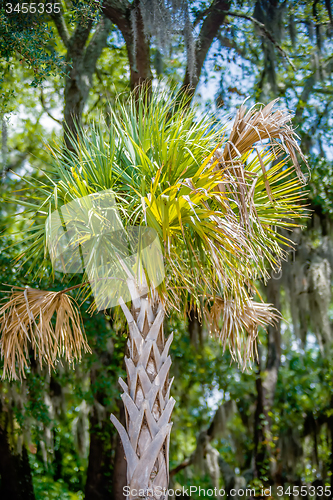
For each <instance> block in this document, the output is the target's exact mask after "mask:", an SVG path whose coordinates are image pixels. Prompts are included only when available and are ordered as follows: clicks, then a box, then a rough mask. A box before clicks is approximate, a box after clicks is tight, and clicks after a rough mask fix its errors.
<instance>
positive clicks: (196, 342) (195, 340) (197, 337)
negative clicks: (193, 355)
mask: <svg viewBox="0 0 333 500" xmlns="http://www.w3.org/2000/svg"><path fill="white" fill-rule="evenodd" d="M188 316H189V318H188V332H189V335H190V343H191V344H192V345H193V346H194V347H195V348H196V349H198V348H199V347H200V348H202V347H203V328H202V323H200V321H199V319H198V316H197V314H196V312H195V311H194V309H193V308H192V309H191V310H190V312H189V315H188Z"/></svg>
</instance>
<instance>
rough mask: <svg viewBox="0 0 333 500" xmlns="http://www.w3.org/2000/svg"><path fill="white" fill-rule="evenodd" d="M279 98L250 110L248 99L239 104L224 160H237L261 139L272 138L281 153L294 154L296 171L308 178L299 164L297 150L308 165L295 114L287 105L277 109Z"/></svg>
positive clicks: (271, 141)
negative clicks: (291, 112) (293, 120)
mask: <svg viewBox="0 0 333 500" xmlns="http://www.w3.org/2000/svg"><path fill="white" fill-rule="evenodd" d="M277 101H278V99H275V100H273V101H271V102H270V103H269V104H267V106H264V107H260V108H257V107H256V106H253V107H252V108H250V109H249V110H248V109H247V108H246V106H245V103H243V104H242V106H241V107H240V108H239V110H238V112H237V115H236V119H235V122H234V125H233V128H232V131H231V134H230V137H229V140H228V141H227V143H226V144H225V147H224V151H223V156H222V159H223V161H225V162H226V161H227V162H228V161H231V162H232V161H233V160H234V159H235V158H239V157H241V156H243V155H244V154H246V153H248V152H249V151H251V150H252V149H253V146H254V145H255V144H256V143H258V142H260V143H261V144H262V145H263V146H265V141H267V140H269V143H270V144H269V146H270V147H271V148H272V149H273V151H275V153H276V155H277V156H278V155H279V153H283V152H285V153H286V154H287V156H290V158H291V160H292V162H293V165H294V168H295V170H296V173H297V175H298V177H299V178H300V180H302V182H305V177H304V174H303V172H302V170H301V167H300V165H299V162H298V159H297V154H299V156H300V157H301V158H302V160H303V161H304V163H305V164H306V165H307V160H306V157H305V156H304V154H303V153H302V151H301V148H300V147H299V144H298V142H297V139H299V138H298V136H297V134H296V132H295V130H294V129H293V127H292V123H291V118H292V115H291V114H290V112H289V111H287V110H283V109H276V110H275V111H274V110H273V107H274V104H275V103H276V102H277Z"/></svg>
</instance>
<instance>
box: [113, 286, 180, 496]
mask: <svg viewBox="0 0 333 500" xmlns="http://www.w3.org/2000/svg"><path fill="white" fill-rule="evenodd" d="M129 288H130V291H131V296H132V307H131V311H130V310H129V309H128V308H127V306H126V304H125V303H124V302H121V304H120V305H121V307H122V310H123V312H124V314H125V316H126V319H127V322H128V325H129V339H128V348H129V357H126V358H125V362H126V370H127V384H126V383H125V382H124V381H123V380H122V379H119V383H120V385H121V387H122V389H123V390H124V393H123V394H122V400H123V402H124V406H125V415H126V429H125V428H124V427H123V426H122V425H121V423H120V422H119V421H118V420H117V419H116V418H115V416H114V415H111V421H112V422H113V424H114V425H115V426H116V428H117V430H118V432H119V434H120V438H121V441H122V444H123V447H124V452H125V456H126V461H127V485H128V488H127V492H125V493H127V495H128V500H131V499H134V498H137V497H144V498H147V497H148V496H149V498H150V499H159V500H161V499H167V496H166V495H165V496H164V495H163V494H162V491H163V490H164V489H165V490H167V489H168V483H169V441H170V431H171V426H172V423H171V422H170V418H171V413H172V410H173V406H174V403H175V400H174V399H173V398H172V397H170V387H171V384H172V380H169V370H170V365H171V358H170V356H169V355H168V351H169V347H170V344H171V342H172V338H173V336H172V334H171V335H170V336H169V337H168V339H167V341H165V339H164V332H163V320H164V315H165V311H164V307H163V304H162V302H161V301H160V299H159V297H158V296H157V294H155V292H153V293H152V294H151V296H148V295H146V296H142V297H140V296H139V295H140V294H139V293H138V289H137V287H136V286H134V285H133V282H132V283H131V284H129Z"/></svg>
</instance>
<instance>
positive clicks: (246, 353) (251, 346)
mask: <svg viewBox="0 0 333 500" xmlns="http://www.w3.org/2000/svg"><path fill="white" fill-rule="evenodd" d="M204 316H205V319H206V321H207V324H208V325H209V327H210V333H211V334H213V335H215V336H216V337H218V338H219V339H220V340H221V343H222V345H223V346H224V347H226V346H228V347H229V351H230V354H231V356H232V358H233V359H234V360H235V361H238V363H239V364H240V365H241V366H242V367H243V368H245V367H246V366H247V364H248V363H249V362H250V361H251V360H252V359H253V357H254V353H255V351H256V339H257V336H258V328H259V326H261V327H263V328H265V327H266V326H267V325H273V324H274V323H275V322H276V321H277V319H278V318H279V316H280V313H279V311H278V310H277V309H275V308H274V307H273V306H272V304H267V303H263V302H255V301H253V300H251V299H249V300H247V301H246V302H244V303H243V304H239V303H238V302H237V301H235V300H231V299H222V298H218V297H217V298H215V300H214V303H213V304H212V305H210V304H209V303H208V304H207V305H206V307H205V309H204ZM220 324H222V327H221V326H220Z"/></svg>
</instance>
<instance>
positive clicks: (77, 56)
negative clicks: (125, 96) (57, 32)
mask: <svg viewBox="0 0 333 500" xmlns="http://www.w3.org/2000/svg"><path fill="white" fill-rule="evenodd" d="M91 28H92V21H91V20H89V21H87V22H86V24H84V25H78V26H77V28H76V30H75V32H74V34H73V35H72V37H71V38H70V39H69V40H68V41H67V48H68V50H67V56H66V59H67V61H68V62H69V63H71V67H70V69H69V74H68V77H67V78H66V83H65V90H64V97H65V108H64V131H65V141H66V146H67V147H68V148H69V149H71V148H72V147H71V143H70V141H69V140H68V137H67V134H71V133H72V134H73V133H75V131H76V127H75V123H76V124H77V125H78V126H79V127H80V125H81V119H82V113H83V109H84V105H85V103H86V101H87V99H88V96H89V91H90V89H91V87H92V84H93V75H94V73H95V71H96V65H97V61H98V59H99V57H100V55H101V53H102V50H103V48H104V47H105V46H106V42H107V37H108V34H109V31H110V29H111V22H110V21H109V20H108V19H106V18H105V17H104V16H103V17H102V18H101V20H100V22H99V24H98V26H97V28H96V30H95V32H94V34H93V36H92V38H91V40H90V42H89V44H88V46H87V47H86V43H87V40H88V38H89V35H90V32H91Z"/></svg>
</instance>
